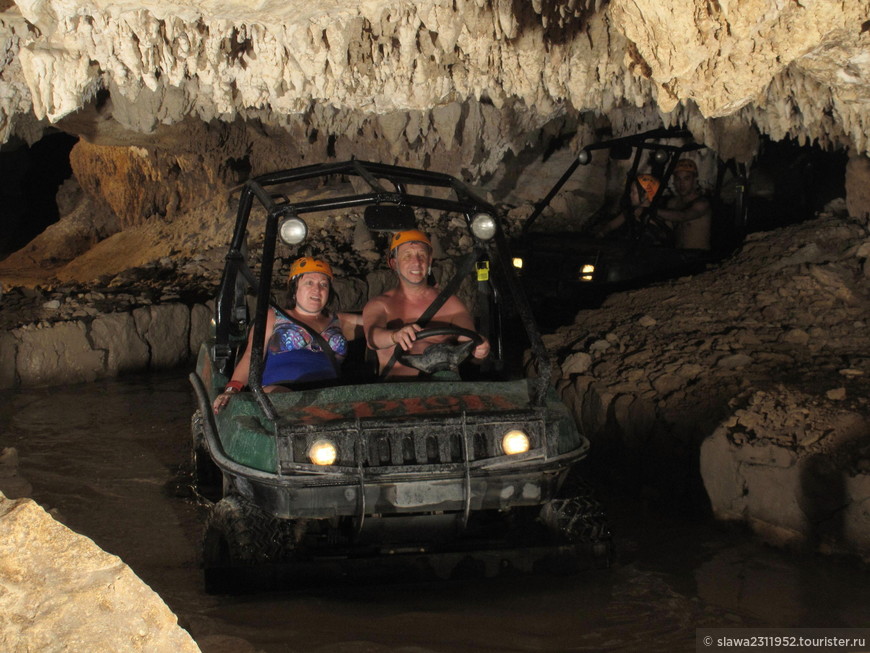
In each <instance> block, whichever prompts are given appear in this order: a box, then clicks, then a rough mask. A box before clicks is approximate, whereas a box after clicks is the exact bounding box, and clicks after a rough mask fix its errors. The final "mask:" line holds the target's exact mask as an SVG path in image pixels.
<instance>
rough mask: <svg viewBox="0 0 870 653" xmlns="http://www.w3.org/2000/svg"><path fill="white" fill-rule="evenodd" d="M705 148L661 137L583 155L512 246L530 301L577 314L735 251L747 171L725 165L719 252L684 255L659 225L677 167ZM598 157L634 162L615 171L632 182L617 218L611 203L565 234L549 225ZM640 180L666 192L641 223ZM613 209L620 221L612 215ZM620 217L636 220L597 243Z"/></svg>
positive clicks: (619, 141) (717, 196)
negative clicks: (562, 198) (567, 190)
mask: <svg viewBox="0 0 870 653" xmlns="http://www.w3.org/2000/svg"><path fill="white" fill-rule="evenodd" d="M703 148H704V146H703V145H701V144H699V143H696V142H695V141H694V140H693V138H692V135H691V133H690V132H687V131H683V130H671V129H655V130H651V131H647V132H643V133H640V134H634V135H631V136H624V137H620V138H613V139H607V140H602V141H600V142H597V143H593V144H590V145H587V146H585V147H584V148H583V149H581V150H580V152H579V153H578V154H577V156H576V157H575V158H574V159H573V161H572V162H571V164H570V165H569V166H568V168H567V169H566V170H565V172H564V173H563V174H562V176H561V177H560V178H559V180H558V181H557V182H556V184H555V185H554V186H553V187H552V188H551V189H550V191H549V192H548V193H547V194H546V196H545V197H544V198H543V199H542V200H541V201H539V202H537V203H536V205H535V209H534V211H533V212H532V213H531V214H530V215H529V217H528V218H526V219H525V221H524V222H523V224H522V228H521V230H520V233H519V234H518V235H517V237H516V238H514V239H513V240H512V241H511V248H512V250H513V254H514V262H515V265H516V266H517V267H518V274H519V276H520V278H521V281H522V283H523V286H524V287H525V288H526V291H527V292H528V293H529V295H530V296H531V297H533V298H537V299H538V300H540V301H542V302H548V303H549V302H551V301H552V299H553V298H558V299H559V301H560V305H562V306H565V307H568V308H569V309H573V310H574V312H576V310H577V309H578V308H583V307H587V306H580V303H582V301H583V300H584V299H585V300H587V302H594V301H596V299H600V298H601V297H603V296H605V295H606V294H607V293H609V292H612V291H613V290H616V289H620V288H626V287H630V286H633V285H639V284H644V283H650V282H653V281H659V280H662V279H666V278H669V277H673V276H677V275H683V274H688V273H692V272H696V271H700V270H703V269H704V267H705V266H706V265H707V264H708V263H711V262H714V261H715V260H717V259H718V258H721V257H722V256H723V255H725V254H727V253H728V252H730V251H732V250H733V249H734V247H735V246H736V245H737V244H738V243H739V242H740V241H741V240H742V237H743V235H745V229H746V219H747V216H746V190H747V183H748V182H747V179H748V173H747V170H746V167H745V166H742V165H739V164H737V163H736V162H734V161H727V162H726V161H718V162H717V175H716V180H715V184H714V187H713V189H712V190H711V191H710V193H709V197H708V199H709V200H710V202H711V206H712V208H713V251H709V252H708V251H701V250H685V249H679V248H677V247H676V246H675V244H674V239H673V235H674V234H673V231H672V229H671V228H670V227H669V226H668V224H667V223H666V222H664V221H663V220H661V219H659V218H658V217H657V211H658V209H659V208H661V207H662V206H664V202H665V200H666V197H667V191H666V189H667V187H668V182H669V180H670V179H671V177H672V174H673V172H674V169H675V167H676V164H677V161H678V160H679V159H680V158H682V157H683V156H684V155H685V154H687V153H689V152H694V151H697V150H701V149H703ZM596 155H597V156H598V157H599V158H600V157H601V156H602V155H604V156H607V157H608V158H609V159H611V160H615V161H617V162H619V161H626V162H628V163H627V165H624V166H621V167H620V166H619V165H617V166H614V167H615V168H617V169H619V170H620V174H624V182H623V184H622V190H621V193H620V195H619V198H618V202H617V206H616V208H615V210H613V207H611V206H609V205H608V204H606V203H605V204H604V205H602V206H601V207H599V208H598V210H597V212H596V214H595V215H590V216H581V217H580V218H579V219H578V220H577V221H576V222H577V224H576V225H574V224H571V225H568V226H567V227H565V226H564V221H562V222H559V223H558V225H556V226H555V227H554V226H553V225H554V224H555V223H556V220H554V219H553V217H555V216H553V217H550V218H548V216H547V214H546V213H545V211H546V209H547V207H548V206H549V205H550V203H551V202H552V200H553V198H554V197H556V195H557V194H558V193H559V192H560V191H561V190H562V188H563V187H564V186H565V184H566V183H567V182H568V181H569V180H570V179H571V177H572V176H573V175H574V173H575V172H576V171H577V169H578V168H579V167H580V166H586V165H588V164H590V163H591V162H592V161H593V158H594V157H596ZM599 163H601V161H600V160H599ZM639 172H642V173H652V174H654V175H655V176H656V177H657V178H658V179H659V180H660V183H661V189H662V190H661V191H660V192H659V193H658V194H657V195H656V196H655V198H654V199H653V201H652V203H651V205H650V206H649V207H647V208H645V209H644V211H643V212H642V214H641V215H640V216H639V217H635V215H634V212H633V211H632V210H631V201H630V199H629V197H630V191H631V187H632V185H633V184H634V180H635V178H636V176H637V174H638V173H639ZM608 208H610V209H611V210H612V213H610V214H608V213H607V209H608ZM619 212H623V213H624V215H626V216H628V219H627V221H626V224H625V225H624V227H623V228H622V229H620V232H619V234H618V235H612V236H610V237H606V238H599V237H595V236H593V235H592V229H590V228H591V227H595V226H596V225H597V224H599V223H600V222H601V221H602V218H603V219H604V220H606V219H608V218H609V217H611V216H612V214H615V213H619ZM599 214H600V215H599ZM572 314H573V313H572Z"/></svg>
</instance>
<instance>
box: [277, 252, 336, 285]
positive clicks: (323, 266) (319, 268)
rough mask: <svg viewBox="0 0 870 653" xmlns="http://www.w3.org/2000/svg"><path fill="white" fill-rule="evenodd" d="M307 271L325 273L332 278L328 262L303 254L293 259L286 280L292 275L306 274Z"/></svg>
mask: <svg viewBox="0 0 870 653" xmlns="http://www.w3.org/2000/svg"><path fill="white" fill-rule="evenodd" d="M308 272H320V273H321V274H325V275H326V276H327V277H329V278H330V279H332V278H333V277H332V268H331V267H330V266H329V263H327V262H325V261H319V260H317V259H316V258H311V257H310V256H303V257H302V258H298V259H296V260H295V261H293V264H292V265H291V266H290V274H289V275H288V276H287V280H288V281H289V280H290V279H292V278H293V277H297V276H299V275H300V274H306V273H308Z"/></svg>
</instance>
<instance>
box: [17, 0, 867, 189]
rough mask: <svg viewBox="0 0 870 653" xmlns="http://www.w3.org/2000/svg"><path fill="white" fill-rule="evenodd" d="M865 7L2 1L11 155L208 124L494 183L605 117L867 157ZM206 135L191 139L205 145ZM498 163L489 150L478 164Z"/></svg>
mask: <svg viewBox="0 0 870 653" xmlns="http://www.w3.org/2000/svg"><path fill="white" fill-rule="evenodd" d="M868 10H870V3H868V2H859V1H836V0H740V1H737V0H719V1H707V0H692V1H686V0H611V1H610V2H608V1H606V0H571V1H567V2H548V1H547V0H532V1H531V2H527V1H525V0H436V1H430V2H413V3H412V2H407V1H405V2H398V1H393V0H364V1H361V2H353V3H351V2H339V1H337V0H318V2H310V1H306V2H301V1H299V0H281V1H278V0H261V1H259V2H249V1H248V0H245V1H241V0H238V1H237V0H191V1H188V2H167V1H165V0H160V1H159V2H157V1H149V0H138V1H118V0H89V1H88V0H15V1H14V2H10V1H9V0H5V1H4V0H0V43H2V55H3V56H2V57H0V142H6V141H9V140H10V139H11V138H21V139H23V140H25V141H28V142H33V141H34V140H36V139H38V137H39V136H40V135H41V134H42V133H44V131H45V129H46V128H47V127H49V126H52V125H55V126H58V127H60V128H61V129H63V130H64V131H68V132H70V133H73V134H75V135H78V136H81V137H83V138H84V139H86V140H88V141H90V142H93V143H102V144H113V145H129V144H148V143H161V142H162V143H164V144H167V145H169V146H171V145H172V144H173V143H176V144H179V143H180V142H181V141H182V140H183V135H185V134H188V133H190V131H191V130H190V127H189V126H190V125H191V124H192V123H193V122H201V123H206V124H217V123H221V124H230V123H233V122H234V121H243V122H245V123H256V124H257V125H260V126H261V130H262V131H263V133H264V134H272V133H275V132H276V131H283V132H285V133H287V134H291V135H295V136H306V137H307V138H308V139H309V140H311V139H312V138H313V137H316V135H317V134H324V133H329V134H331V135H332V137H333V139H335V138H340V137H343V136H346V137H348V138H360V137H362V138H377V137H379V138H382V139H386V141H388V143H389V145H390V147H391V148H392V151H393V154H395V155H396V156H395V158H397V159H401V158H402V157H401V156H399V155H398V154H397V153H398V152H399V151H400V150H401V149H402V148H403V147H404V148H407V147H408V146H409V145H410V144H414V143H421V142H422V143H424V144H426V146H427V147H428V146H431V145H432V144H433V143H434V142H435V141H437V142H439V143H440V144H441V145H442V146H443V147H444V148H445V149H447V150H449V149H450V148H451V147H454V146H456V145H457V143H456V142H455V141H456V140H457V138H459V139H461V137H462V135H463V132H464V133H465V134H466V135H467V134H468V133H469V132H472V131H473V132H475V133H476V134H477V138H478V139H479V140H480V141H481V142H484V143H486V145H487V147H486V148H477V149H476V150H475V152H474V153H471V152H469V153H468V154H467V155H466V159H468V163H469V164H470V163H471V160H472V159H475V161H474V164H475V165H476V171H477V172H478V173H486V172H487V171H488V170H490V171H491V169H492V168H493V166H495V165H496V162H497V161H500V160H501V159H502V158H503V157H504V154H505V152H507V151H509V150H513V151H517V150H519V149H521V148H522V146H523V139H524V138H525V136H524V134H528V133H532V132H535V131H536V130H540V129H542V128H546V126H547V125H548V124H552V123H553V121H559V120H569V121H571V120H575V119H576V117H577V116H580V115H585V116H603V117H606V119H607V120H608V122H609V125H610V126H611V127H612V129H613V131H614V132H615V133H617V134H619V133H625V132H629V131H636V130H637V129H641V128H646V127H650V126H657V125H660V124H664V125H677V124H679V125H685V126H687V127H688V128H689V129H691V130H692V132H693V133H694V135H695V137H696V138H698V139H700V140H702V141H703V142H705V143H706V144H707V145H709V146H710V147H712V148H714V149H716V150H717V151H719V152H720V153H722V154H723V155H724V156H734V157H737V158H741V159H747V158H749V157H751V156H752V152H753V149H754V147H755V142H756V141H755V138H757V136H758V135H759V134H764V135H767V136H769V137H770V138H772V139H774V140H780V139H785V138H792V139H796V140H797V141H798V142H800V143H804V144H810V143H815V144H818V145H820V146H822V147H824V148H827V149H835V148H839V149H849V150H850V151H851V152H852V153H855V154H863V153H866V152H867V150H868V147H870V145H868V140H867V133H868V128H867V126H868V121H870V117H868V107H870V90H868V89H870V47H868V45H870V11H868ZM194 131H195V130H194ZM482 151H485V154H482V153H481V152H482Z"/></svg>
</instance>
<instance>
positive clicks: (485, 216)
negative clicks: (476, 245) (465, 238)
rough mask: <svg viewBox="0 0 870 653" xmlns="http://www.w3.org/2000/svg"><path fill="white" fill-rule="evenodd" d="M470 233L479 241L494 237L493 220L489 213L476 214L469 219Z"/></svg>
mask: <svg viewBox="0 0 870 653" xmlns="http://www.w3.org/2000/svg"><path fill="white" fill-rule="evenodd" d="M471 231H473V232H474V235H475V236H477V237H478V238H480V239H481V240H489V239H490V238H492V237H493V236H495V218H493V217H492V216H491V215H489V213H478V214H477V215H475V216H474V217H473V218H471Z"/></svg>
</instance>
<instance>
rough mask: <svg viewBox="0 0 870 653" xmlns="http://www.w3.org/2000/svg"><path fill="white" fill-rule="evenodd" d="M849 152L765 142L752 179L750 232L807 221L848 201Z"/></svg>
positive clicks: (796, 144)
mask: <svg viewBox="0 0 870 653" xmlns="http://www.w3.org/2000/svg"><path fill="white" fill-rule="evenodd" d="M847 161H848V155H847V154H846V152H845V151H842V150H841V151H835V152H831V151H826V150H823V149H822V148H820V147H818V146H817V145H799V144H798V143H797V142H796V141H794V140H783V141H772V140H770V139H769V138H766V137H765V138H763V139H762V143H761V147H760V149H759V152H758V155H757V157H756V159H755V161H754V162H753V164H752V167H751V172H750V177H749V206H748V213H749V221H748V225H747V227H748V231H750V232H751V231H769V230H771V229H776V228H778V227H784V226H786V225H789V224H794V223H797V222H803V221H804V220H808V219H810V218H812V217H814V216H815V215H816V214H817V213H819V212H820V211H822V210H824V209H825V207H826V206H827V205H828V203H829V202H831V201H832V200H835V199H837V198H844V199H845V197H846V186H845V180H846V163H847Z"/></svg>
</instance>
